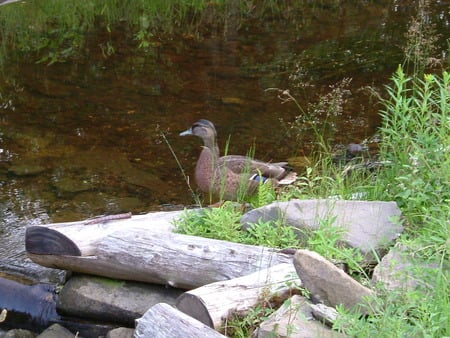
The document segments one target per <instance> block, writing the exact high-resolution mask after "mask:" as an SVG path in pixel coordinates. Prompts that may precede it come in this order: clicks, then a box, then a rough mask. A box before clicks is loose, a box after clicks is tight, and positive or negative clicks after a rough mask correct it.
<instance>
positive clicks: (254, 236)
mask: <svg viewBox="0 0 450 338" xmlns="http://www.w3.org/2000/svg"><path fill="white" fill-rule="evenodd" d="M242 241H243V242H244V243H246V244H252V245H264V246H268V247H272V248H295V247H298V243H299V240H298V236H297V234H296V232H295V229H294V228H292V227H290V226H285V225H283V224H281V220H278V221H276V222H261V221H260V222H258V223H255V224H252V225H251V226H250V228H249V229H247V232H246V233H244V235H243V237H242Z"/></svg>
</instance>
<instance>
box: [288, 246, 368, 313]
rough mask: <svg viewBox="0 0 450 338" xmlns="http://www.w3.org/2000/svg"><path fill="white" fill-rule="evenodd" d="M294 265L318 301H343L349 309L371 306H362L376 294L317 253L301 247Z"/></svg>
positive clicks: (332, 305)
mask: <svg viewBox="0 0 450 338" xmlns="http://www.w3.org/2000/svg"><path fill="white" fill-rule="evenodd" d="M294 266H295V270H296V271H297V274H298V275H299V277H300V279H301V280H302V282H303V286H304V287H305V288H306V289H308V290H309V291H310V293H311V299H312V300H313V302H314V303H322V304H325V305H327V306H331V307H336V306H337V305H341V304H342V305H344V306H345V307H346V308H347V309H354V308H358V310H359V311H360V312H362V313H365V314H366V313H367V310H366V308H367V307H362V306H360V305H361V304H364V303H366V301H365V299H364V298H365V297H370V296H372V295H373V294H374V292H373V291H372V290H370V289H368V288H366V287H365V286H363V285H361V284H360V283H358V282H357V281H355V280H354V279H353V278H351V277H350V276H349V275H347V274H346V273H345V272H344V271H342V270H341V269H339V268H337V267H336V266H335V265H334V264H333V263H331V262H330V261H328V260H326V259H325V258H324V257H322V256H321V255H319V254H318V253H317V252H314V251H310V250H297V252H296V253H295V255H294Z"/></svg>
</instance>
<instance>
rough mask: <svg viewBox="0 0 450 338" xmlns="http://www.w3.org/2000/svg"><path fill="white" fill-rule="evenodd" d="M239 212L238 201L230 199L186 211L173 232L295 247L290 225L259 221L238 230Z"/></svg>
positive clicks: (240, 214) (262, 244) (239, 227)
mask: <svg viewBox="0 0 450 338" xmlns="http://www.w3.org/2000/svg"><path fill="white" fill-rule="evenodd" d="M241 216H242V210H241V206H240V204H236V203H233V202H225V203H224V204H223V205H221V206H220V207H218V208H210V209H204V210H203V212H201V213H199V212H197V211H186V213H185V214H184V215H183V217H182V218H181V219H180V220H179V221H177V222H176V225H177V232H179V233H183V234H187V235H193V236H201V237H206V238H215V239H221V240H226V241H231V242H238V243H244V244H251V245H261V246H268V247H273V248H292V247H298V238H297V236H296V233H295V231H294V229H293V228H292V227H287V226H284V225H282V224H281V223H280V222H275V223H274V222H267V223H262V222H260V223H257V224H253V225H252V226H250V228H249V229H247V230H242V229H241V224H240V222H239V221H240V218H241Z"/></svg>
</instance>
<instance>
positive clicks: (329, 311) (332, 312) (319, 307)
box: [310, 303, 338, 327]
mask: <svg viewBox="0 0 450 338" xmlns="http://www.w3.org/2000/svg"><path fill="white" fill-rule="evenodd" d="M310 306H311V310H312V314H313V316H314V318H316V319H317V320H318V321H319V322H321V323H324V324H326V325H328V326H330V327H331V326H333V323H334V322H335V321H336V318H337V316H338V313H337V311H336V309H335V308H333V307H329V306H326V305H325V304H320V303H319V304H311V305H310Z"/></svg>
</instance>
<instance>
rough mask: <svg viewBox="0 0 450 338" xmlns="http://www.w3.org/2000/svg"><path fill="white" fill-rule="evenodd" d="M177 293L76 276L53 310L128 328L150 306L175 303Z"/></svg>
mask: <svg viewBox="0 0 450 338" xmlns="http://www.w3.org/2000/svg"><path fill="white" fill-rule="evenodd" d="M181 293H182V291H179V290H177V289H173V288H166V287H164V286H160V285H152V284H145V283H137V282H128V281H118V280H112V279H108V278H103V277H93V276H85V275H79V276H74V277H72V278H71V279H70V280H69V281H68V282H67V284H66V285H65V286H64V287H63V289H62V290H61V292H60V294H59V298H58V302H57V309H58V312H60V313H62V314H65V315H70V316H75V317H79V318H89V319H91V320H94V319H96V320H100V321H106V322H114V323H121V324H124V325H126V326H130V327H132V326H133V325H134V320H135V319H136V318H139V317H141V316H142V315H143V314H144V313H145V312H146V311H147V310H148V309H149V308H150V307H152V306H153V305H154V304H157V303H160V302H166V303H169V304H175V300H176V298H177V297H178V296H179V295H180V294H181Z"/></svg>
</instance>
